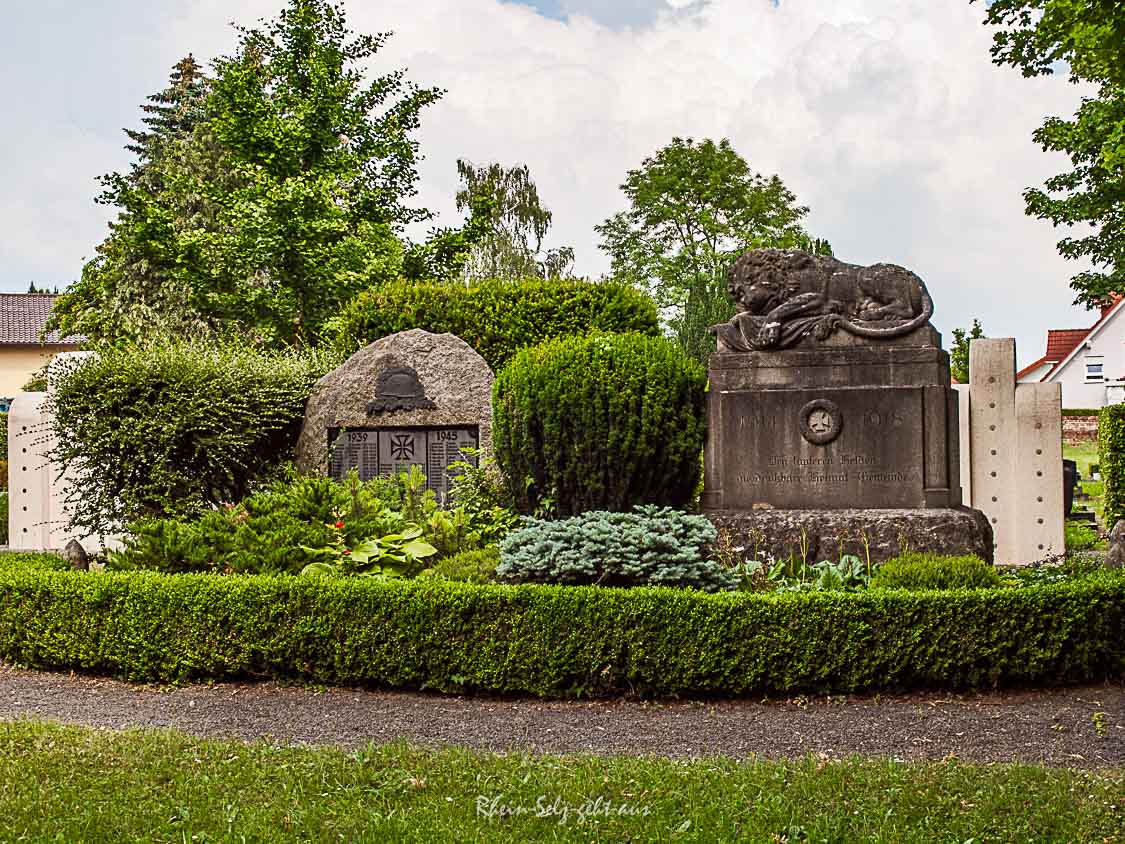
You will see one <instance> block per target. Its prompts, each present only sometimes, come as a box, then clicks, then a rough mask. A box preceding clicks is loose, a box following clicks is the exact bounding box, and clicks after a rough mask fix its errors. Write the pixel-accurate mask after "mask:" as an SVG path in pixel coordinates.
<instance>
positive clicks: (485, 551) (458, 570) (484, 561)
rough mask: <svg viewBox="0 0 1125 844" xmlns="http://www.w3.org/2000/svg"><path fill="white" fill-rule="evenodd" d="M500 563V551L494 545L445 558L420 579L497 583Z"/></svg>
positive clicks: (426, 571)
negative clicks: (497, 571) (497, 567)
mask: <svg viewBox="0 0 1125 844" xmlns="http://www.w3.org/2000/svg"><path fill="white" fill-rule="evenodd" d="M499 563H500V550H499V549H498V548H497V547H496V546H495V545H493V546H492V547H489V548H482V549H480V550H477V551H462V552H461V553H460V554H454V555H453V556H452V557H444V558H442V559H440V560H438V561H437V562H436V563H434V565H433V567H432V568H428V569H426V570H425V571H424V572H422V573H421V574H420V575H418V577H419V578H421V579H423V580H452V581H457V582H460V583H495V582H496V566H497V565H499Z"/></svg>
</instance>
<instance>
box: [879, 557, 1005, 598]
mask: <svg viewBox="0 0 1125 844" xmlns="http://www.w3.org/2000/svg"><path fill="white" fill-rule="evenodd" d="M999 585H1000V573H999V572H997V571H996V569H995V568H993V567H992V566H991V565H989V564H988V563H986V562H985V561H984V560H982V559H981V558H980V557H977V556H974V555H973V554H965V555H963V556H959V557H952V556H948V557H947V556H942V555H941V554H922V553H918V552H912V553H906V554H900V555H899V556H897V557H894V558H892V559H890V560H887V562H885V563H883V565H881V566H879V568H878V569H877V570H876V572H875V576H874V577H872V578H871V588H872V589H991V588H994V587H997V586H999Z"/></svg>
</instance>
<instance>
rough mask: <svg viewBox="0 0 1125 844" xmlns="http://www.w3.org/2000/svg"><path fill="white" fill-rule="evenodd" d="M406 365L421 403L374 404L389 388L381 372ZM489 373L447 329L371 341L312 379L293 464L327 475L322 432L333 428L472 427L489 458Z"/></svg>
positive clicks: (325, 438)
mask: <svg viewBox="0 0 1125 844" xmlns="http://www.w3.org/2000/svg"><path fill="white" fill-rule="evenodd" d="M407 369H409V370H412V371H413V373H414V374H415V375H416V376H417V382H418V384H420V386H421V389H422V390H423V391H424V398H425V399H426V401H420V400H419V399H420V398H421V396H412V397H410V401H385V400H378V401H377V400H376V395H377V392H378V390H379V387H380V384H381V383H382V386H383V390H384V392H386V389H387V379H386V378H383V379H382V382H381V381H380V378H381V376H383V374H384V373H386V372H389V371H391V370H399V371H400V373H399V374H401V371H402V370H407ZM494 378H495V376H494V375H493V372H492V370H491V369H490V368H489V366H488V364H487V363H485V361H484V358H482V357H481V356H480V355H479V354H477V353H476V351H474V350H473V349H472V347H470V346H469V344H468V343H466V342H465V341H464V340H462V339H460V338H459V337H456V336H454V335H452V334H431V333H430V332H428V331H423V330H421V329H412V330H410V331H404V332H401V333H399V334H393V335H391V336H390V337H384V338H382V339H381V340H377V341H375V342H374V343H372V344H371V345H370V346H367V347H366V348H364V349H360V350H359V351H358V352H356V353H355V354H354V355H352V356H351V357H350V358H349V359H348V360H347V361H346V362H345V363H344V364H342V365H341V366H339V367H337V368H336V369H334V370H332V371H331V372H329V373H328V374H327V375H325V376H324V377H323V378H321V379H320V381H318V382H317V384H316V387H315V389H314V390H313V394H312V396H311V397H310V398H309V401H308V404H307V405H306V407H305V421H304V426H303V427H302V429H301V437H300V440H299V441H298V443H297V466H298V468H299V469H301V470H302V471H311V470H317V471H320V472H322V473H324V472H327V470H328V437H329V433H328V432H329V430H330V429H336V428H347V429H364V428H402V429H415V430H417V429H429V428H438V427H441V428H457V429H464V428H469V427H472V428H478V429H479V442H480V454H481V457H482V458H483V457H489V456H490V455H491V453H492V382H493V380H494ZM412 389H413V385H412ZM398 398H402V397H398ZM431 402H432V405H433V406H432V407H429V406H427V405H428V404H429V403H431ZM405 405H413V406H405Z"/></svg>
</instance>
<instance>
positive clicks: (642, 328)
mask: <svg viewBox="0 0 1125 844" xmlns="http://www.w3.org/2000/svg"><path fill="white" fill-rule="evenodd" d="M333 327H334V330H335V332H336V336H335V338H334V340H335V345H336V349H337V352H338V353H339V354H340V355H341V356H347V355H350V354H352V352H354V351H355V350H356V349H359V348H362V347H364V346H366V345H368V344H369V343H374V342H375V341H376V340H378V339H380V338H381V337H386V336H387V335H389V334H395V333H396V332H399V331H407V330H408V329H411V328H424V329H425V330H427V331H432V332H434V333H436V334H440V333H443V332H447V331H448V332H449V333H451V334H456V335H457V336H458V337H460V338H461V339H462V340H464V341H465V342H466V343H468V344H469V345H470V346H472V347H473V348H474V349H475V350H476V351H477V352H478V353H479V354H480V356H481V357H483V358H484V359H485V360H486V361H487V362H488V365H489V366H491V367H492V369H493V371H497V372H498V371H499V370H500V369H501V368H502V367H503V366H504V364H506V363H507V362H508V361H509V360H510V359H511V357H512V355H514V354H515V353H516V351H518V350H519V349H521V348H523V347H524V346H534V345H535V344H537V343H541V342H543V341H544V340H548V339H550V338H552V337H560V336H563V335H568V334H587V333H589V332H591V331H594V332H610V333H628V332H636V333H639V334H648V335H654V336H655V335H656V334H659V320H658V315H657V312H656V305H655V304H653V301H652V299H650V298H649V297H648V296H646V295H645V294H643V293H641V292H640V291H639V290H636V289H635V288H632V287H629V286H627V285H623V284H616V283H612V282H604V283H603V282H591V281H581V280H577V279H575V280H567V281H562V280H558V279H550V280H544V279H528V280H525V281H502V280H485V281H479V282H475V283H473V284H472V285H470V286H465V285H461V284H415V283H413V282H396V283H394V284H385V285H382V286H380V287H375V288H372V289H370V290H368V291H366V292H364V293H361V294H360V295H359V296H357V297H356V298H355V299H353V300H352V302H351V304H349V305H348V306H347V307H346V308H345V309H344V311H343V313H341V315H340V316H339V317H338V318H336V319H335V320H334V321H333Z"/></svg>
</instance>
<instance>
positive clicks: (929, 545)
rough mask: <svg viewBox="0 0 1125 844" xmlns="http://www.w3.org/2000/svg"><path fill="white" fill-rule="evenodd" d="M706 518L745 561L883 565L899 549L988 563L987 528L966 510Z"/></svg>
mask: <svg viewBox="0 0 1125 844" xmlns="http://www.w3.org/2000/svg"><path fill="white" fill-rule="evenodd" d="M707 517H708V518H709V519H710V520H711V521H712V522H713V523H714V525H715V527H716V528H718V530H719V531H720V532H721V533H722V534H724V536H725V539H726V540H727V541H728V542H729V543H730V544H731V545H733V546H734V547H735V548H736V549H738V553H739V554H740V555H741V557H742V558H743V559H745V560H765V559H767V558H771V559H774V560H781V559H786V558H787V557H790V556H793V557H794V558H797V559H800V558H802V557H803V558H804V560H805V562H807V563H809V564H812V563H815V562H818V561H819V560H833V561H835V560H839V559H840V557H841V556H843V555H844V554H854V555H855V556H857V557H859V558H860V559H861V560H864V561H865V562H866V561H867V560H868V559H870V560H871V562H872V563H882V562H885V561H886V560H889V559H890V558H891V557H895V556H898V555H899V554H901V553H902V552H903V551H904V550H909V551H923V552H927V551H928V552H933V553H935V554H976V555H977V556H978V557H980V558H982V559H984V560H986V561H988V562H992V560H993V556H992V555H993V551H992V549H993V545H992V527H991V525H990V524H989V522H988V519H987V518H986V517H985V515H984V514H983V513H982V512H980V510H973V509H970V508H968V507H952V508H947V509H928V510H926V509H922V510H905V509H889V510H754V511H751V512H748V513H747V512H736V511H730V510H720V511H715V512H710V513H708V514H707Z"/></svg>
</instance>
